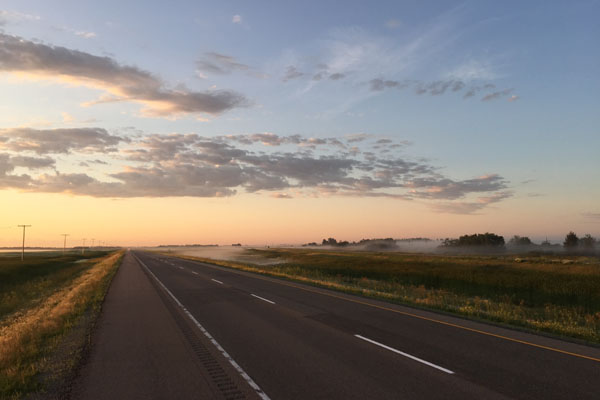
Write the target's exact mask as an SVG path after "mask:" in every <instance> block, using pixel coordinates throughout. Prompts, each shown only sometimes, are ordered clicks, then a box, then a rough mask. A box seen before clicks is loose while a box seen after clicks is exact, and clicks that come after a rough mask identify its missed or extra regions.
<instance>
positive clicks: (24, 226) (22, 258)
mask: <svg viewBox="0 0 600 400" xmlns="http://www.w3.org/2000/svg"><path fill="white" fill-rule="evenodd" d="M17 226H18V227H19V228H23V250H22V251H21V261H23V260H24V259H25V228H29V227H30V226H31V225H17Z"/></svg>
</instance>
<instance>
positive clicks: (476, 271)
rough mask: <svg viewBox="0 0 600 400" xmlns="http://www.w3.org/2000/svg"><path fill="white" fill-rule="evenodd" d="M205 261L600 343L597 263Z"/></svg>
mask: <svg viewBox="0 0 600 400" xmlns="http://www.w3.org/2000/svg"><path fill="white" fill-rule="evenodd" d="M247 256H250V257H255V258H257V259H262V260H270V261H272V262H263V263H248V262H237V261H218V260H210V259H208V260H205V261H208V262H212V263H215V264H220V265H224V266H229V267H233V268H240V269H244V270H248V271H253V272H258V273H262V274H266V275H271V276H276V277H282V278H287V279H292V280H296V281H301V282H304V283H309V284H313V285H317V286H322V287H327V288H330V289H335V290H341V291H345V292H349V293H353V294H358V295H362V296H367V297H373V298H378V299H383V300H386V301H390V302H395V303H401V304H408V305H414V306H418V307H423V308H428V309H434V310H441V311H445V312H450V313H455V314H459V315H462V316H466V317H469V318H473V319H479V320H487V321H493V322H496V323H500V324H504V325H510V326H516V327H521V328H525V329H527V330H532V331H537V332H548V333H552V334H557V335H561V336H566V337H570V338H576V339H582V340H585V341H589V342H595V343H600V259H599V258H597V257H566V256H552V255H550V256H540V255H524V256H514V255H511V256H508V255H494V256H484V255H474V256H465V255H457V256H448V255H427V254H408V253H398V252H387V253H385V252H377V253H376V252H350V251H348V252H346V251H327V250H314V249H250V250H248V254H247Z"/></svg>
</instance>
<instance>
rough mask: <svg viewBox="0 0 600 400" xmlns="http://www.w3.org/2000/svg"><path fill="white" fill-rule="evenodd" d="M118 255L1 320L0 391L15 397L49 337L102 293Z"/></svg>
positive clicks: (41, 358) (37, 364)
mask: <svg viewBox="0 0 600 400" xmlns="http://www.w3.org/2000/svg"><path fill="white" fill-rule="evenodd" d="M122 255H123V252H117V253H114V254H112V255H109V256H108V257H105V258H104V259H103V260H101V261H100V262H99V263H97V264H95V265H93V266H92V267H91V268H90V269H89V270H87V271H85V272H84V273H83V274H82V275H81V276H79V277H77V278H76V279H74V280H73V281H71V282H70V283H69V284H68V285H67V286H65V287H62V288H59V289H58V290H57V291H56V292H55V293H54V294H52V295H51V296H49V297H48V298H47V299H45V300H44V301H42V302H40V303H39V304H38V305H37V306H35V307H33V308H31V309H29V310H20V311H19V312H16V313H15V314H14V315H13V316H12V317H8V318H7V319H6V320H5V321H4V323H3V326H1V327H0V371H1V373H0V375H4V376H0V379H1V380H2V381H4V382H0V383H2V384H3V385H2V386H3V387H0V394H2V395H7V394H9V395H10V396H11V397H18V396H19V392H20V389H19V388H20V387H28V386H31V383H30V382H29V381H30V380H31V379H32V377H33V376H34V375H35V374H36V373H38V372H39V371H40V370H42V369H43V368H44V363H45V362H46V359H45V358H44V355H45V354H44V353H46V352H47V350H48V346H50V347H51V346H52V343H51V342H52V338H53V337H56V336H57V335H60V334H61V333H64V331H65V325H66V324H67V321H69V319H70V318H73V317H74V316H77V315H78V314H81V313H82V312H83V310H84V309H85V308H86V307H87V306H89V305H90V304H91V303H92V301H93V299H94V298H95V297H98V296H103V294H104V293H103V286H105V284H106V280H107V279H108V278H109V276H112V273H114V271H115V269H116V267H117V265H118V261H119V260H120V258H121V257H122ZM99 292H102V293H99ZM2 389H3V390H2ZM2 392H4V393H2ZM7 392H8V393H7ZM0 397H2V396H0Z"/></svg>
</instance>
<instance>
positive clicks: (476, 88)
mask: <svg viewBox="0 0 600 400" xmlns="http://www.w3.org/2000/svg"><path fill="white" fill-rule="evenodd" d="M367 84H368V85H369V89H370V90H371V91H372V92H380V91H383V90H385V89H398V90H401V89H406V88H412V89H413V90H414V93H415V94H417V95H424V94H429V95H431V96H440V95H443V94H445V93H447V92H449V93H457V92H461V91H463V90H464V91H465V92H464V95H463V98H465V99H467V98H469V97H473V96H475V95H476V94H477V93H480V92H482V91H489V90H492V89H495V88H496V85H494V84H493V83H485V84H482V85H469V84H467V83H465V82H464V81H462V80H457V79H447V80H437V81H432V82H425V81H416V80H403V81H397V80H391V79H382V78H375V79H371V80H370V81H368V82H367ZM512 90H513V89H505V90H502V91H496V92H493V93H489V94H487V95H485V96H484V97H483V99H482V100H483V101H489V100H495V99H498V98H500V97H502V96H505V95H508V94H509V93H510V92H512ZM518 98H519V97H518V96H512V97H511V98H509V99H508V100H509V101H515V100H517V99H518Z"/></svg>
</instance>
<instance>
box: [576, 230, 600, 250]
mask: <svg viewBox="0 0 600 400" xmlns="http://www.w3.org/2000/svg"><path fill="white" fill-rule="evenodd" d="M597 242H598V241H597V240H596V238H595V237H593V236H592V235H590V234H589V233H587V234H586V235H585V236H584V237H582V238H581V239H579V244H580V245H581V247H585V248H586V249H593V248H594V247H595V246H596V243H597Z"/></svg>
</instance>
